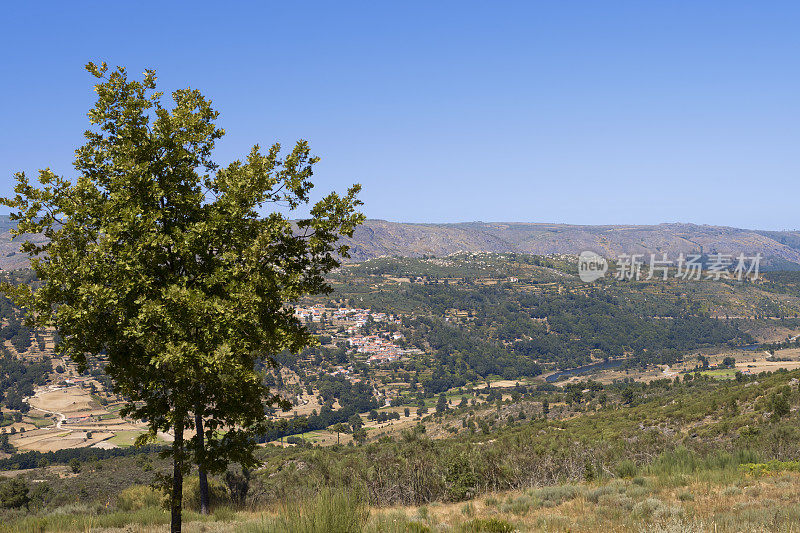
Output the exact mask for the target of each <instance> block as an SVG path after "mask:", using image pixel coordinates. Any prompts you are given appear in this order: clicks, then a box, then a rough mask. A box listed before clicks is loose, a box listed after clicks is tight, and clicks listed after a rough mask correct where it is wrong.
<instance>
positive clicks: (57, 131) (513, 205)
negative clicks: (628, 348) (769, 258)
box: [0, 0, 800, 229]
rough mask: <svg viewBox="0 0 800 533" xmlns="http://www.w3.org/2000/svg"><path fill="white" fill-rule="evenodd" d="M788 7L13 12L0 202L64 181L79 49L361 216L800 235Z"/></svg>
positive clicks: (528, 5) (265, 6)
mask: <svg viewBox="0 0 800 533" xmlns="http://www.w3.org/2000/svg"><path fill="white" fill-rule="evenodd" d="M799 27H800V3H797V2H780V1H775V2H767V3H765V2H736V1H718V2H706V1H688V0H687V1H680V2H678V1H674V2H647V1H631V2H622V1H611V2H601V1H591V2H577V1H575V2H519V3H515V2H466V1H458V2H438V1H437V2H396V1H395V2H390V1H378V2H366V1H365V2H361V3H348V2H320V3H315V2H302V3H300V2H253V3H239V2H225V3H218V2H213V3H212V2H208V3H203V2H180V3H179V2H169V3H167V2H165V3H145V2H106V1H103V2H42V3H38V2H36V3H34V2H14V3H7V4H5V5H4V6H3V18H2V22H0V47H2V54H3V61H2V70H3V74H2V80H3V82H2V84H0V102H2V103H1V104H0V117H1V119H2V126H3V127H2V129H1V130H0V171H2V174H1V175H0V194H2V195H7V194H10V193H11V184H12V173H13V172H14V171H17V170H25V171H27V172H34V171H35V170H36V169H37V168H42V167H45V166H50V167H51V168H53V169H55V170H57V171H59V172H62V173H66V174H69V173H70V171H71V170H72V169H71V166H70V164H71V161H72V157H73V150H74V148H75V147H77V146H78V145H79V144H80V143H81V142H82V137H81V133H82V131H83V130H84V129H85V127H86V124H87V122H86V116H85V113H86V111H87V110H88V109H89V107H90V106H91V103H92V96H93V93H92V91H91V86H92V83H93V82H92V78H90V76H89V75H88V74H87V73H85V72H84V71H83V70H82V65H83V64H85V63H86V62H87V61H88V60H98V61H99V60H105V61H107V62H109V63H111V64H121V65H125V66H127V67H128V68H129V70H130V72H132V73H138V72H141V71H142V70H143V69H144V68H146V67H152V68H155V69H157V70H158V74H159V80H160V85H161V87H162V88H164V89H167V90H171V89H174V88H179V87H185V86H187V85H191V86H192V87H195V88H199V89H201V90H202V91H203V92H204V93H206V94H207V95H208V96H210V97H211V98H212V99H213V101H214V103H215V105H216V107H217V108H218V109H219V110H220V111H221V125H222V126H223V127H224V128H226V130H227V132H228V135H227V136H226V137H225V139H224V141H223V142H222V143H220V145H219V150H218V154H217V158H218V160H219V161H220V162H222V163H226V162H228V161H230V160H232V159H235V158H237V157H240V156H242V155H244V154H246V152H247V151H248V149H249V147H250V146H251V145H252V144H253V143H260V144H262V145H267V144H270V143H271V142H273V141H275V140H280V141H282V142H284V143H290V142H292V141H294V140H295V139H297V138H306V139H308V140H309V141H310V142H311V145H312V148H313V149H314V151H315V153H317V154H318V155H319V156H321V157H322V162H321V163H320V165H319V168H318V171H317V174H316V180H317V182H318V189H319V190H320V192H322V191H323V190H330V189H332V188H335V189H337V190H343V189H344V188H345V187H346V185H347V184H348V183H351V182H355V181H358V182H360V183H362V184H363V186H364V193H363V199H364V201H365V203H366V205H365V212H366V214H367V215H368V216H369V217H372V218H383V219H387V220H394V221H410V222H454V221H469V220H483V221H531V222H567V223H577V224H603V223H637V224H649V223H659V222H694V223H705V224H720V225H732V226H739V227H748V228H763V229H787V228H788V229H795V228H800V215H799V214H798V208H797V206H798V192H800V31H798V28H799Z"/></svg>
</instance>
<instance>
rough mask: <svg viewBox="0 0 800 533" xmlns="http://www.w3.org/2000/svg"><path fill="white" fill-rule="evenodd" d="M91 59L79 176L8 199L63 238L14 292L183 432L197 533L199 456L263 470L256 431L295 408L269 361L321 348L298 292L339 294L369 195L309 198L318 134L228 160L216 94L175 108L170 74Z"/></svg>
mask: <svg viewBox="0 0 800 533" xmlns="http://www.w3.org/2000/svg"><path fill="white" fill-rule="evenodd" d="M86 69H87V70H88V71H89V72H90V73H91V74H92V75H94V76H95V77H96V78H97V79H98V83H97V85H96V86H95V91H96V92H97V102H96V103H95V105H94V107H93V108H92V109H91V110H90V112H89V114H88V116H89V121H90V123H91V127H90V129H89V130H88V131H86V133H85V137H86V143H85V144H84V145H83V146H81V147H80V148H78V149H77V151H76V159H75V163H74V167H75V169H76V171H77V176H75V177H74V178H73V179H68V178H65V177H62V176H59V175H56V174H55V173H54V172H52V171H50V170H49V169H46V170H41V171H40V172H39V176H38V180H37V181H38V183H33V182H31V180H29V179H28V177H26V176H25V174H24V173H19V174H16V180H17V183H16V187H15V192H16V196H14V197H11V198H3V199H1V200H0V203H2V204H3V205H6V206H8V207H11V208H12V220H15V221H17V228H16V230H15V231H14V233H15V235H23V234H26V233H41V234H43V235H44V236H45V237H46V238H47V240H46V241H45V242H43V243H39V244H37V243H34V242H30V241H28V242H24V243H23V244H22V250H23V251H25V252H27V253H28V254H29V255H30V256H31V264H32V267H33V269H34V270H35V272H36V274H37V276H38V278H39V281H38V283H37V284H36V285H35V286H34V285H24V284H20V285H15V286H12V285H8V284H7V285H5V286H4V287H3V290H4V291H5V292H6V293H8V294H9V295H10V296H11V297H12V298H13V299H14V300H15V302H16V303H17V304H18V305H20V306H22V307H24V308H25V309H26V310H27V312H28V318H29V321H30V323H31V324H32V325H36V326H39V327H55V328H56V329H57V331H58V333H59V335H60V338H61V341H60V343H59V345H58V350H59V351H60V352H61V353H62V354H66V355H68V356H70V357H71V358H72V359H73V360H75V361H76V362H77V363H78V364H79V365H85V364H86V360H87V359H86V356H87V354H105V355H106V356H107V358H108V365H107V367H106V371H107V372H108V373H109V374H110V376H111V377H112V378H113V380H114V387H115V390H116V392H118V393H119V394H121V395H122V396H123V397H124V398H125V399H126V400H127V406H126V408H125V411H124V414H126V415H129V416H131V417H134V418H136V419H143V420H145V421H146V422H147V424H148V427H149V434H148V435H147V437H148V438H150V439H153V438H155V437H156V435H157V434H158V433H161V432H164V433H168V434H169V435H171V436H172V438H173V439H174V440H173V442H172V446H171V447H170V448H169V450H170V451H169V453H170V454H171V457H172V461H173V472H172V476H171V479H170V483H171V484H170V486H171V511H172V531H180V528H181V504H182V493H183V489H182V487H183V476H184V474H185V473H186V472H187V470H188V467H189V466H190V465H191V463H192V462H195V463H197V464H198V466H199V470H200V473H201V478H204V477H205V475H206V473H207V472H209V471H215V470H219V469H221V468H223V467H224V466H225V465H226V464H227V463H228V462H230V461H237V462H239V463H241V464H242V465H243V466H244V467H245V468H247V467H250V466H252V465H254V464H255V463H256V459H255V457H254V453H253V452H254V450H255V441H254V439H253V438H252V434H251V431H252V430H253V428H257V427H258V426H259V424H261V423H263V422H264V421H265V406H266V405H275V404H276V403H278V404H280V403H281V400H280V398H278V397H277V396H276V395H275V394H274V393H273V392H271V391H270V390H269V388H268V387H267V386H266V385H265V384H264V380H263V375H262V373H261V372H260V371H259V368H264V367H265V366H268V365H270V364H274V361H273V360H272V359H271V357H270V355H271V354H276V353H279V352H281V351H283V350H289V351H295V352H296V351H299V350H301V349H302V348H304V347H306V346H308V345H309V344H310V343H312V342H313V336H312V335H311V334H310V333H309V332H308V331H307V330H306V329H305V327H304V325H303V324H301V323H300V322H299V321H298V320H297V319H296V318H295V317H294V315H293V311H292V307H291V303H292V302H295V301H297V299H298V298H300V297H301V296H303V295H307V294H315V293H326V292H328V291H329V290H330V289H329V286H328V284H327V283H326V281H325V278H324V276H325V274H326V273H327V272H329V271H330V270H331V269H333V268H335V267H336V266H338V260H337V258H338V257H341V256H346V255H347V248H346V247H344V246H341V245H339V244H338V241H339V238H340V237H341V236H342V235H346V236H351V235H352V232H353V230H354V228H355V226H356V225H358V224H359V223H361V221H362V220H363V215H361V214H360V213H358V212H357V208H358V206H359V205H360V204H361V202H360V201H359V200H358V199H357V194H358V191H359V189H360V188H359V186H358V185H355V186H353V187H351V188H350V189H349V190H348V192H347V194H345V195H343V196H340V195H337V194H336V193H330V194H329V195H327V196H325V197H324V198H322V199H321V200H319V201H318V202H316V203H314V204H313V205H309V204H311V201H310V197H309V194H310V191H311V189H312V187H313V185H312V182H311V177H312V169H313V166H314V164H315V163H316V162H317V161H318V159H317V158H316V157H313V156H312V155H311V153H310V149H309V146H308V143H307V142H305V141H299V142H297V144H296V145H295V146H294V148H293V149H292V150H291V151H290V152H288V153H283V152H282V151H281V147H280V145H278V144H274V145H273V146H271V147H270V148H269V149H268V150H266V152H265V153H262V151H261V150H260V149H259V147H258V146H255V147H254V148H253V149H252V150H251V151H250V153H249V154H248V155H247V157H246V158H244V159H243V160H241V161H235V162H233V163H231V164H229V165H228V166H226V167H220V166H218V165H217V164H216V163H214V161H213V159H212V152H213V149H214V144H215V141H217V140H218V139H220V138H221V137H222V136H223V134H224V131H223V130H222V129H221V128H219V127H218V126H217V125H216V123H215V121H216V119H217V116H218V113H217V111H215V110H214V109H213V108H212V106H211V102H210V101H209V100H208V99H207V98H205V97H203V95H201V94H200V92H198V91H197V90H192V89H182V90H177V91H174V92H173V93H172V103H171V104H168V105H169V107H167V106H165V103H164V100H165V99H164V98H163V94H162V93H161V92H158V91H156V75H155V72H154V71H151V70H148V71H145V73H144V76H143V78H142V79H141V80H135V79H129V77H128V75H127V72H126V70H125V69H124V68H116V69H108V67H107V65H106V64H105V63H103V64H101V65H95V64H93V63H89V64H88V65H87V67H86ZM306 205H309V208H308V209H309V210H308V211H307V213H308V214H307V215H306V216H305V218H301V219H300V220H299V221H293V218H296V216H297V215H296V213H298V212H300V210H302V209H306V207H305V206H306ZM193 429H194V430H196V433H195V435H194V436H193V437H192V439H191V440H190V439H187V438H186V437H185V434H186V433H187V431H190V430H193ZM143 441H144V439H143ZM206 505H207V502H206Z"/></svg>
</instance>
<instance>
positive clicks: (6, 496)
mask: <svg viewBox="0 0 800 533" xmlns="http://www.w3.org/2000/svg"><path fill="white" fill-rule="evenodd" d="M29 492H30V489H29V488H28V484H27V483H26V482H25V481H24V480H22V479H20V478H12V479H7V480H4V481H2V482H0V507H3V508H4V509H19V508H20V507H28V503H29V502H30V496H29V494H28V493H29Z"/></svg>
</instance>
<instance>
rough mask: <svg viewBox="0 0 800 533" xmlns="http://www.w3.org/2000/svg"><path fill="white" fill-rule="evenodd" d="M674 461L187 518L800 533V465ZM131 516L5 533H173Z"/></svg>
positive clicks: (308, 531)
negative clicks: (454, 492)
mask: <svg viewBox="0 0 800 533" xmlns="http://www.w3.org/2000/svg"><path fill="white" fill-rule="evenodd" d="M689 458H690V456H689V455H682V454H681V453H673V454H668V455H665V456H663V457H662V458H661V460H660V461H656V462H654V463H653V465H652V466H650V467H648V468H647V469H646V470H645V471H642V472H640V473H639V474H640V475H635V476H634V477H627V478H622V477H615V478H611V479H602V480H599V481H596V482H585V483H580V484H569V485H553V486H548V487H540V488H530V489H526V490H518V491H512V492H504V493H494V494H487V495H483V496H482V497H480V498H477V499H474V500H470V501H466V502H460V503H431V504H429V505H424V506H402V507H389V508H386V507H384V508H370V507H368V506H367V505H366V504H365V502H364V499H363V498H362V497H360V496H359V495H358V494H356V493H352V492H350V493H348V492H335V491H332V490H330V489H325V490H322V491H321V492H320V493H319V494H318V495H317V496H316V497H314V498H313V499H311V500H308V501H305V502H301V503H299V504H297V505H288V504H287V505H282V506H272V507H269V508H263V509H251V510H239V511H234V510H231V509H230V508H227V507H221V508H217V509H216V510H215V512H214V513H213V514H212V515H211V516H208V517H203V516H200V515H198V514H197V513H194V512H191V511H187V512H186V514H185V521H186V527H185V530H186V531H188V532H223V531H224V532H228V531H231V532H242V533H256V532H267V533H272V532H275V533H277V532H286V531H291V532H298V533H351V532H364V533H371V532H405V531H411V532H417V533H423V532H444V531H452V532H481V531H484V532H500V533H502V532H512V531H571V532H583V531H586V532H597V531H619V532H640V531H648V532H649V531H657V532H694V531H719V532H724V531H737V532H739V531H741V532H745V531H747V532H752V531H800V503H799V502H800V472H798V471H800V463H796V462H787V463H779V462H772V463H762V464H745V465H735V464H727V465H720V466H719V467H713V466H712V467H709V468H702V469H700V470H698V469H697V465H694V464H691V460H689V461H687V459H689ZM130 506H131V507H138V508H131V509H130V510H127V511H120V510H117V511H112V512H104V509H102V508H90V507H81V506H75V505H72V506H65V507H61V508H59V509H56V510H54V511H51V512H49V513H47V514H43V515H38V516H30V515H28V516H22V515H20V517H19V518H17V519H13V518H11V517H7V518H11V520H8V519H7V520H6V521H5V522H4V524H3V525H2V526H0V531H15V532H44V531H102V532H108V533H111V532H119V533H122V532H130V533H133V532H141V533H145V532H147V533H151V532H152V533H155V532H164V531H167V530H168V521H169V515H168V513H167V512H166V511H165V510H164V509H163V508H162V507H160V506H159V505H158V500H157V498H150V497H147V496H146V495H145V497H141V498H138V499H136V500H135V501H132V502H131V504H130Z"/></svg>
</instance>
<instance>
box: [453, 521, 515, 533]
mask: <svg viewBox="0 0 800 533" xmlns="http://www.w3.org/2000/svg"><path fill="white" fill-rule="evenodd" d="M461 531H462V532H463V533H511V532H512V531H514V526H512V525H511V524H509V523H508V522H506V521H505V520H501V519H499V518H475V519H474V520H470V521H469V522H465V523H463V524H462V525H461Z"/></svg>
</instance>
